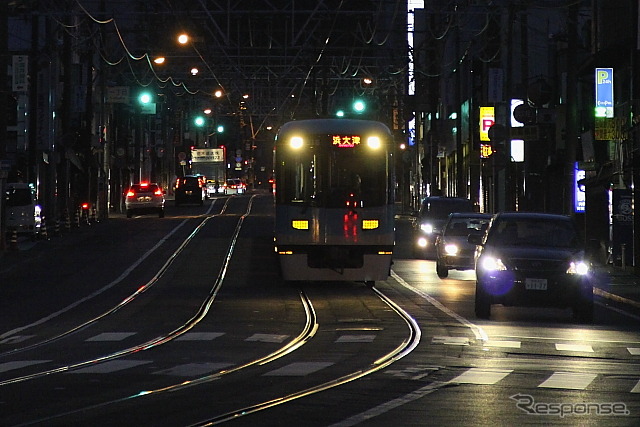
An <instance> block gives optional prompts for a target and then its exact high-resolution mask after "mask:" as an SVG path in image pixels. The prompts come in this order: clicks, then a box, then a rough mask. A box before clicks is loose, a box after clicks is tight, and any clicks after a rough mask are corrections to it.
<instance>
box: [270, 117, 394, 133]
mask: <svg viewBox="0 0 640 427" xmlns="http://www.w3.org/2000/svg"><path fill="white" fill-rule="evenodd" d="M299 131H304V132H314V133H317V132H338V133H340V132H364V131H373V132H381V133H385V134H387V135H391V131H390V130H389V128H388V127H387V126H386V125H385V124H384V123H381V122H377V121H375V120H361V119H307V120H295V121H291V122H287V123H285V124H283V125H282V126H281V127H280V130H279V131H278V134H283V133H285V132H299Z"/></svg>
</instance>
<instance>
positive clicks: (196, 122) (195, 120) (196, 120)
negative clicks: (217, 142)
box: [193, 116, 204, 127]
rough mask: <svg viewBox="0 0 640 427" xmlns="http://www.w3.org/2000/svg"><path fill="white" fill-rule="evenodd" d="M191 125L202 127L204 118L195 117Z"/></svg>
mask: <svg viewBox="0 0 640 427" xmlns="http://www.w3.org/2000/svg"><path fill="white" fill-rule="evenodd" d="M193 123H194V124H195V125H196V126H198V127H202V126H204V117H202V116H197V117H196V118H195V119H193Z"/></svg>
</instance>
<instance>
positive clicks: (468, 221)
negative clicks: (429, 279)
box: [435, 213, 492, 279]
mask: <svg viewBox="0 0 640 427" xmlns="http://www.w3.org/2000/svg"><path fill="white" fill-rule="evenodd" d="M491 217H492V215H491V214H483V213H452V214H450V215H449V218H448V219H447V222H446V223H445V225H444V227H442V231H440V232H436V235H437V237H436V243H435V246H436V273H437V274H438V277H440V278H441V279H444V278H445V277H447V276H448V275H449V270H473V268H474V267H475V264H474V253H475V250H476V245H474V244H471V243H469V241H468V237H469V235H471V234H479V235H482V234H484V232H485V230H486V229H487V227H488V226H489V221H490V220H491Z"/></svg>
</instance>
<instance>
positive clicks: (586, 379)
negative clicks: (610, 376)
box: [538, 372, 597, 390]
mask: <svg viewBox="0 0 640 427" xmlns="http://www.w3.org/2000/svg"><path fill="white" fill-rule="evenodd" d="M596 377H597V375H596V374H585V373H580V372H554V373H553V375H551V376H550V377H549V378H547V379H546V380H545V381H544V382H542V384H540V385H539V386H538V387H543V388H563V389H571V390H584V389H585V388H587V387H588V386H589V384H591V382H592V381H593V380H594V379H595V378H596Z"/></svg>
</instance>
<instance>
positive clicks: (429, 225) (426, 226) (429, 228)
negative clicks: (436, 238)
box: [420, 223, 433, 234]
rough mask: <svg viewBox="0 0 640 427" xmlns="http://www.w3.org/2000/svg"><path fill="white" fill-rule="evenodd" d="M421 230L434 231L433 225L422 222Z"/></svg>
mask: <svg viewBox="0 0 640 427" xmlns="http://www.w3.org/2000/svg"><path fill="white" fill-rule="evenodd" d="M420 230H422V231H424V232H425V233H427V234H431V233H433V225H431V224H429V223H424V224H420Z"/></svg>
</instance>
